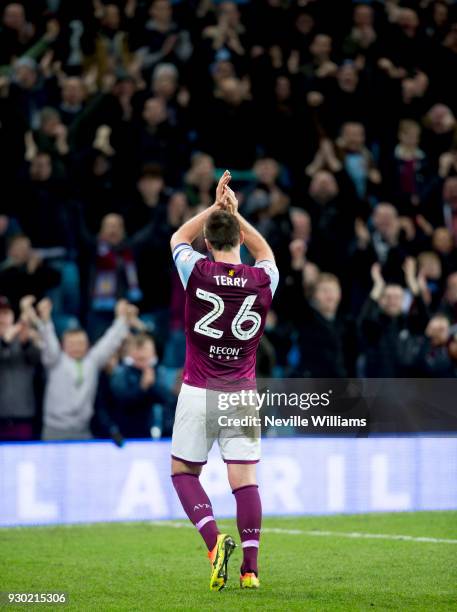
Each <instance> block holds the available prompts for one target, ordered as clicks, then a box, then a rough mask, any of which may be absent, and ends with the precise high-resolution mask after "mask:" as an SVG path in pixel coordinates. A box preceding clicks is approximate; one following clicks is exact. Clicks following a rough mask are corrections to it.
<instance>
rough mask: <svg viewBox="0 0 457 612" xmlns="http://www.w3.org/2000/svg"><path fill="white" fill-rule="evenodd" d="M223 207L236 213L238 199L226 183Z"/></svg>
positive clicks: (233, 213) (231, 212)
mask: <svg viewBox="0 0 457 612" xmlns="http://www.w3.org/2000/svg"><path fill="white" fill-rule="evenodd" d="M224 207H225V210H226V211H227V212H229V213H230V214H232V215H236V213H237V212H238V200H237V197H236V195H235V192H234V191H233V189H230V187H229V186H228V185H227V187H226V188H225V197H224Z"/></svg>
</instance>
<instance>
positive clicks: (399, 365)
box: [359, 258, 429, 378]
mask: <svg viewBox="0 0 457 612" xmlns="http://www.w3.org/2000/svg"><path fill="white" fill-rule="evenodd" d="M403 270H404V274H405V280H406V284H407V285H408V288H409V290H410V292H411V294H412V297H413V301H412V303H411V306H410V309H409V311H408V312H406V313H405V312H404V311H403V309H404V302H405V291H404V289H403V287H402V286H401V285H398V284H386V283H385V281H384V278H383V276H382V274H381V266H380V264H379V263H375V264H373V266H372V269H371V275H372V279H373V288H372V290H371V293H370V295H369V297H368V299H367V301H366V302H365V305H364V306H363V308H362V312H361V313H360V317H359V329H360V335H361V340H362V344H363V345H364V350H363V358H364V375H365V376H366V377H368V378H370V377H371V378H395V377H398V376H402V375H403V376H404V375H407V373H408V371H409V368H410V367H411V365H412V361H413V359H414V335H415V334H423V333H424V330H425V327H426V325H427V323H428V318H429V317H428V312H427V307H426V305H425V303H424V300H423V298H422V296H421V292H420V286H419V283H418V281H417V277H416V262H415V260H414V259H413V258H407V259H406V261H405V264H404V266H403Z"/></svg>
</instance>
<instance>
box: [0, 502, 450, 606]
mask: <svg viewBox="0 0 457 612" xmlns="http://www.w3.org/2000/svg"><path fill="white" fill-rule="evenodd" d="M263 526H264V527H265V533H264V535H263V537H262V543H261V549H260V550H261V557H260V579H261V588H260V590H259V591H257V592H246V591H240V589H239V587H238V570H239V564H240V559H241V549H240V548H237V550H236V551H235V553H234V554H233V556H232V559H231V562H230V569H231V571H230V575H229V577H230V579H229V584H228V586H227V588H226V589H225V590H224V591H221V592H219V593H211V592H209V590H208V579H209V563H208V560H207V559H206V555H205V550H204V546H203V543H202V541H201V539H200V537H199V536H198V534H197V533H196V531H195V529H193V528H187V523H185V522H179V523H170V522H165V523H160V524H159V523H153V524H148V523H130V524H121V523H120V524H98V525H89V526H83V525H82V526H71V527H32V528H13V529H0V591H15V592H29V593H30V592H47V593H49V592H53V591H66V592H67V593H68V594H69V604H68V605H66V606H65V608H64V609H66V610H83V611H86V610H101V611H109V612H111V611H112V610H123V611H129V612H132V611H136V610H139V611H143V610H144V611H154V612H155V611H156V610H162V611H168V610H185V611H193V610H195V611H197V610H198V611H199V612H201V611H205V610H222V611H238V610H250V611H256V610H282V611H288V610H325V611H328V610H344V611H349V612H352V611H354V610H363V611H365V610H402V611H403V610H457V512H418V513H401V514H370V515H354V516H329V517H292V518H274V519H273V518H267V519H265V520H264V525H263ZM220 527H221V528H223V531H228V532H229V533H231V534H233V535H234V536H236V539H237V540H238V534H237V531H236V528H235V524H234V522H233V521H228V520H226V521H221V522H220ZM316 532H319V533H316ZM322 532H326V533H322ZM353 532H357V533H353ZM350 534H352V535H350ZM364 534H365V537H364ZM368 534H369V535H368ZM367 535H368V537H367ZM398 535H403V536H409V537H410V539H395V538H394V537H392V536H398ZM348 536H349V537H348ZM372 536H373V537H372ZM417 538H429V539H432V541H423V540H419V539H417ZM435 540H438V541H435ZM443 540H444V541H443ZM449 540H451V541H449ZM21 607H24V608H26V609H37V610H38V609H40V610H51V609H53V610H56V608H57V609H58V607H59V606H56V605H54V606H48V605H44V604H27V605H25V606H21ZM9 608H11V607H9ZM16 608H17V607H16ZM11 609H13V608H11Z"/></svg>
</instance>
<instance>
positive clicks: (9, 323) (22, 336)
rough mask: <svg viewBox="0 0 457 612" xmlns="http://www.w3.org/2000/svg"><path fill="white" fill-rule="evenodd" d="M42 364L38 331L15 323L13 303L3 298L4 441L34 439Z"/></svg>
mask: <svg viewBox="0 0 457 612" xmlns="http://www.w3.org/2000/svg"><path fill="white" fill-rule="evenodd" d="M39 363H40V349H39V347H38V337H37V334H36V332H34V330H33V329H32V328H31V326H30V325H29V323H28V322H27V321H25V320H24V319H23V318H20V319H18V320H17V321H15V319H14V311H13V308H12V306H11V304H10V303H9V301H8V299H7V298H5V297H4V296H0V441H4V440H31V439H32V438H33V437H34V424H35V416H36V407H37V406H36V399H35V390H34V376H35V368H36V366H37V365H38V364H39Z"/></svg>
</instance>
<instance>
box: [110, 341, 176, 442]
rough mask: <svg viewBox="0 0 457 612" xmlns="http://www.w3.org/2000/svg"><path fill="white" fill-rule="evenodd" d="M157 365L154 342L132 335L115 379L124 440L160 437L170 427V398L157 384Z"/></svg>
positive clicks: (116, 412)
mask: <svg viewBox="0 0 457 612" xmlns="http://www.w3.org/2000/svg"><path fill="white" fill-rule="evenodd" d="M156 365H157V353H156V348H155V344H154V340H153V339H152V338H151V337H150V336H148V335H146V334H137V335H132V336H131V337H130V338H129V339H128V341H127V346H126V353H125V357H124V360H123V363H121V364H120V365H119V366H118V367H117V368H116V369H115V370H114V372H113V374H112V376H111V391H112V398H113V403H114V415H115V417H114V418H115V421H116V423H117V424H118V426H119V429H120V431H121V434H122V436H123V437H124V438H148V437H150V436H151V437H152V438H160V437H161V436H162V433H163V431H164V427H165V426H166V427H167V430H168V428H169V423H170V414H169V405H168V404H169V403H170V397H169V396H168V394H167V392H166V390H165V389H164V388H163V387H161V386H160V385H159V383H158V381H157V373H156V369H155V368H156ZM168 433H169V430H168Z"/></svg>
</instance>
